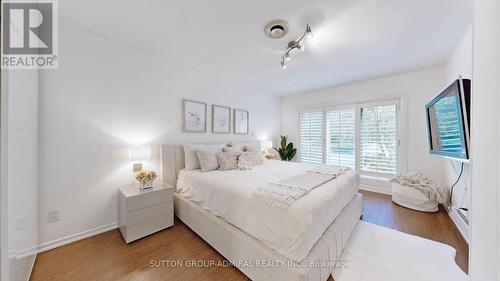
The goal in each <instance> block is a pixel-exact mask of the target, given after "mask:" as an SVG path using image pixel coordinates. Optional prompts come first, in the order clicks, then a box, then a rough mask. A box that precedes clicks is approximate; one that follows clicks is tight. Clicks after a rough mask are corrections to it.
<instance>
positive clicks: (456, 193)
mask: <svg viewBox="0 0 500 281" xmlns="http://www.w3.org/2000/svg"><path fill="white" fill-rule="evenodd" d="M459 75H462V76H463V78H466V79H472V24H471V25H470V26H469V28H467V31H466V32H465V33H464V35H463V36H462V38H461V39H460V41H459V42H458V43H457V45H456V47H455V49H454V50H453V52H452V53H451V55H450V58H449V60H448V63H447V64H446V81H445V83H448V84H451V83H452V82H453V81H454V80H456V79H457V78H458V76H459ZM460 165H461V164H460V162H457V161H453V165H452V164H451V163H448V164H447V177H448V180H447V182H446V183H447V185H448V186H451V185H452V184H453V183H455V181H456V180H457V178H458V175H459V172H460ZM470 186H471V184H470V165H469V164H464V172H463V175H462V178H461V179H460V181H459V182H458V183H457V185H456V186H455V188H454V190H453V205H454V206H456V207H459V208H460V207H463V208H468V207H469V199H470V196H469V192H465V191H468V190H469V188H470Z"/></svg>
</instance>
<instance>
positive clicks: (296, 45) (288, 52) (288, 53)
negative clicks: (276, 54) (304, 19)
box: [281, 24, 312, 69]
mask: <svg viewBox="0 0 500 281" xmlns="http://www.w3.org/2000/svg"><path fill="white" fill-rule="evenodd" d="M311 37H312V30H311V26H310V25H309V24H308V25H307V26H306V31H305V32H304V34H302V36H300V38H299V39H297V40H294V41H290V42H288V46H287V48H286V49H285V51H284V53H283V56H282V57H281V68H283V69H285V68H286V64H287V63H288V61H290V60H291V57H292V55H294V54H295V53H296V52H297V51H299V52H303V51H304V49H305V41H306V39H308V38H311Z"/></svg>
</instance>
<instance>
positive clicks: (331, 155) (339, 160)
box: [326, 108, 356, 169]
mask: <svg viewBox="0 0 500 281" xmlns="http://www.w3.org/2000/svg"><path fill="white" fill-rule="evenodd" d="M326 138H327V139H326V164H330V165H340V166H347V167H351V168H353V169H355V168H356V142H355V139H356V109H355V108H348V109H339V110H328V111H327V112H326Z"/></svg>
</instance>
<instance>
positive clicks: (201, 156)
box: [194, 149, 219, 172]
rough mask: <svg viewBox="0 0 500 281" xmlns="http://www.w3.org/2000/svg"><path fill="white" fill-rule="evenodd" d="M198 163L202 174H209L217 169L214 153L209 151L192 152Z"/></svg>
mask: <svg viewBox="0 0 500 281" xmlns="http://www.w3.org/2000/svg"><path fill="white" fill-rule="evenodd" d="M194 152H195V153H196V156H197V157H198V161H199V162H200V169H201V171H202V172H209V171H213V170H217V169H218V168H219V162H218V161H217V157H216V156H215V155H216V152H214V151H210V150H200V149H195V151H194Z"/></svg>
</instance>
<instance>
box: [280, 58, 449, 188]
mask: <svg viewBox="0 0 500 281" xmlns="http://www.w3.org/2000/svg"><path fill="white" fill-rule="evenodd" d="M445 75H446V69H445V67H444V66H439V67H435V68H430V69H425V70H421V71H416V72H411V73H405V74H400V75H394V76H389V77H384V78H379V79H373V80H366V81H361V82H356V83H352V84H347V85H341V86H336V87H331V88H326V89H322V90H318V91H314V92H307V93H302V94H297V95H293V96H284V97H282V98H281V132H282V133H283V134H286V135H288V136H289V137H290V140H291V141H293V142H295V143H297V144H298V142H299V127H298V124H299V120H298V118H299V110H300V109H301V108H302V107H307V106H315V105H318V106H325V105H328V106H330V105H332V106H334V105H342V104H349V103H357V102H369V101H376V100H388V99H394V98H403V100H406V105H404V106H405V107H406V109H404V110H403V109H402V112H406V114H407V116H403V119H406V122H404V123H403V124H401V125H402V126H403V127H406V131H407V136H404V135H403V136H401V137H402V138H406V139H407V146H408V153H407V162H408V163H407V165H406V166H407V167H408V170H409V171H416V170H418V171H423V172H424V173H425V174H426V175H428V176H429V177H431V178H433V179H435V180H437V181H439V182H445V181H446V176H445V175H446V172H445V160H443V159H442V158H439V157H434V156H431V155H430V154H429V147H428V139H427V129H426V117H425V104H426V103H427V102H428V101H430V100H431V99H432V98H433V97H434V96H436V95H437V94H438V93H439V92H440V91H441V90H443V89H444V86H445V84H444V83H443V81H444V80H445V79H444V78H445ZM405 117H406V118H405Z"/></svg>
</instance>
